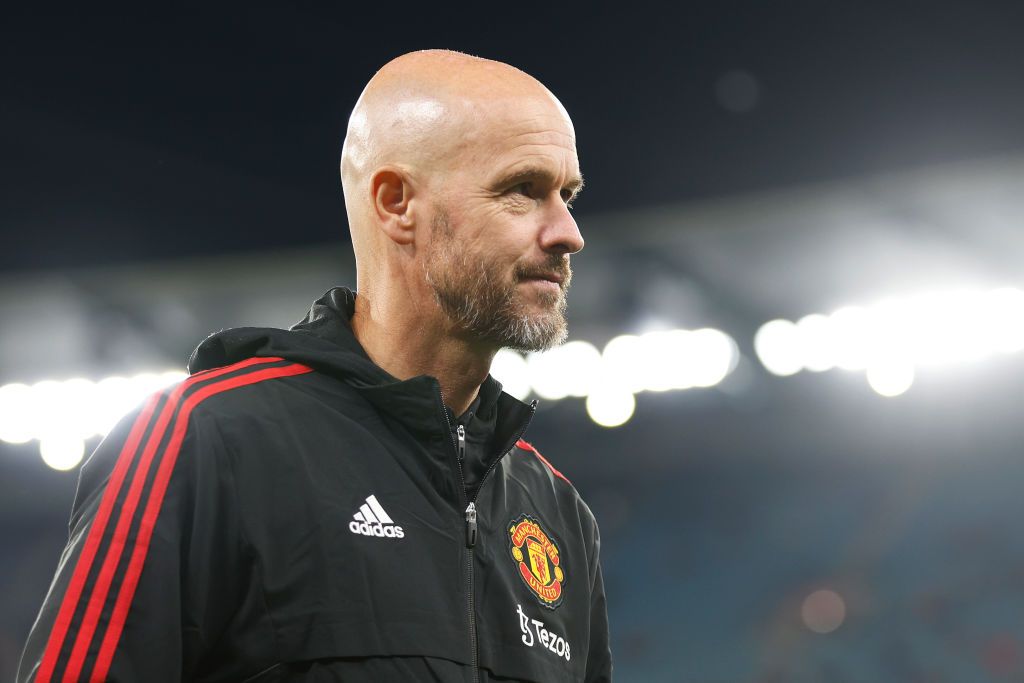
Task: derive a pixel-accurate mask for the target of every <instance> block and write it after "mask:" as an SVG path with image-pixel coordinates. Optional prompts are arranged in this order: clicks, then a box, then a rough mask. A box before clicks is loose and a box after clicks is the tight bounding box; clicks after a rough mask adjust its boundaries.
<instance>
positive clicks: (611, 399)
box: [587, 386, 636, 427]
mask: <svg viewBox="0 0 1024 683" xmlns="http://www.w3.org/2000/svg"><path fill="white" fill-rule="evenodd" d="M634 410H636V399H635V398H633V394H631V393H630V392H629V391H627V390H626V389H622V388H616V387H613V386H604V387H598V388H596V390H595V391H594V393H592V394H590V395H589V396H587V415H589V416H590V419H591V420H593V421H594V422H595V423H597V424H599V425H601V426H602V427H618V426H619V425H622V424H625V423H626V422H628V421H629V418H631V417H633V411H634Z"/></svg>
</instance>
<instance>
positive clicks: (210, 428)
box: [80, 358, 312, 489]
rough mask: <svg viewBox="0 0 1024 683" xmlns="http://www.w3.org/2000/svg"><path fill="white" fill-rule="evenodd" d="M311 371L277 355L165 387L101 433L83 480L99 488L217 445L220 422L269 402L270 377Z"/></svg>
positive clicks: (282, 378)
mask: <svg viewBox="0 0 1024 683" xmlns="http://www.w3.org/2000/svg"><path fill="white" fill-rule="evenodd" d="M311 372H312V370H311V369H310V368H308V367H306V366H304V365H300V364H298V363H291V362H289V361H285V360H283V359H281V358H250V359H247V360H245V361H242V362H239V363H235V364H232V365H227V366H224V367H220V368H211V369H209V370H204V371H202V372H198V373H196V374H194V375H192V376H190V377H188V378H186V379H185V380H183V381H181V382H178V383H177V384H174V385H171V386H169V387H166V388H164V389H162V390H161V391H159V392H157V393H155V394H153V395H151V396H150V397H149V398H148V399H147V400H146V401H145V402H144V403H143V404H142V405H140V406H139V407H138V408H136V409H135V410H133V411H131V412H130V413H128V414H127V415H125V416H124V417H123V418H122V419H121V420H120V422H119V423H118V424H117V425H116V426H115V427H114V428H113V429H112V430H111V432H110V433H109V434H108V435H107V436H106V438H104V440H103V441H102V442H101V443H100V445H99V446H98V447H97V448H96V450H95V451H94V452H93V454H92V455H91V457H90V458H89V459H88V460H87V461H86V463H85V464H84V465H83V467H82V472H81V476H82V478H83V482H86V483H90V484H94V485H91V486H87V487H86V488H87V489H92V488H101V487H102V485H103V484H104V483H105V481H106V479H107V478H108V477H110V476H111V474H115V475H116V473H117V471H118V470H119V469H121V470H127V469H136V468H137V467H138V465H139V463H142V462H146V463H148V462H151V461H153V462H157V461H159V462H163V461H165V460H168V459H169V461H170V462H171V463H177V462H178V460H179V456H180V455H181V454H182V453H183V452H184V453H192V452H198V453H200V454H204V453H207V452H210V451H212V450H216V449H217V448H218V447H219V446H220V436H219V434H218V431H219V428H220V427H221V426H223V424H224V423H225V422H230V421H231V419H232V417H234V416H241V415H245V414H248V413H251V412H253V408H254V406H258V405H261V404H267V403H272V402H270V401H267V400H264V399H265V398H266V397H267V396H268V395H269V394H268V391H267V390H268V389H269V388H270V386H271V385H273V384H274V383H275V382H277V383H280V382H281V381H287V378H293V377H298V376H300V375H306V374H309V373H311ZM261 388H262V389H261ZM254 390H255V391H254ZM279 390H280V388H279ZM94 480H95V481H94ZM80 488H81V486H80Z"/></svg>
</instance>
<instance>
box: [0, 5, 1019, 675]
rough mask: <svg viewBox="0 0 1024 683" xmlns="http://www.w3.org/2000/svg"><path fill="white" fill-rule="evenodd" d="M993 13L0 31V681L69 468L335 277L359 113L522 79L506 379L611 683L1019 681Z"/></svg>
mask: <svg viewBox="0 0 1024 683" xmlns="http://www.w3.org/2000/svg"><path fill="white" fill-rule="evenodd" d="M1022 28H1024V9H1022V6H1021V5H1020V4H1019V3H991V2H961V3H957V2H951V1H950V0H936V1H935V2H932V3H928V4H921V3H891V2H887V3H882V2H867V3H864V2H861V3H850V2H832V3H810V2H802V3H793V2H779V3H756V2H728V1H726V2H721V1H719V2H715V3H706V2H701V3H690V4H688V5H686V6H685V7H684V6H676V7H673V6H669V5H667V4H666V5H649V6H648V5H645V4H643V3H635V2H631V3H607V4H605V3H593V4H580V5H578V6H571V5H550V6H544V5H529V4H528V5H509V6H494V7H491V6H481V5H479V4H472V5H465V6H462V5H457V4H453V5H445V6H441V5H436V6H431V7H419V8H416V7H413V6H403V5H395V4H393V3H392V4H387V5H380V6H376V7H363V8H361V9H359V10H357V11H353V10H350V9H347V8H345V7H344V6H342V5H341V4H340V3H338V4H334V5H332V6H331V7H329V8H326V9H325V8H324V7H320V6H317V5H315V4H313V3H291V4H287V5H286V4H285V3H273V4H261V3H247V4H245V5H238V6H235V7H234V8H229V7H227V6H222V5H220V4H217V3H214V4H210V5H208V6H205V7H203V8H202V9H196V10H193V11H188V10H185V9H177V10H171V9H170V8H169V6H168V7H165V8H162V9H161V8H152V9H139V8H138V7H135V8H134V9H132V10H125V11H115V10H112V9H109V8H108V9H101V8H99V7H96V6H93V5H83V4H79V5H78V6H76V7H75V8H74V9H68V10H58V9H56V8H53V7H50V8H49V9H48V10H46V9H39V8H38V7H37V8H34V9H30V8H29V6H28V5H27V4H22V5H21V6H20V7H19V8H17V9H8V10H7V11H6V12H5V18H4V21H3V22H2V24H0V63H2V64H3V65H4V67H3V79H2V88H0V245H2V248H0V543H2V545H0V557H2V558H3V559H2V562H0V679H11V678H12V677H13V675H14V671H15V668H16V666H17V661H18V658H19V656H20V650H21V647H22V644H23V642H24V639H25V637H26V635H27V633H28V630H29V628H30V626H31V624H32V621H33V620H34V618H35V614H36V611H37V610H38V607H39V605H40V603H41V601H42V599H43V596H44V595H45V593H46V590H47V587H48V583H49V580H50V578H51V577H52V575H53V571H54V569H55V567H56V564H57V560H58V557H59V553H60V551H61V548H62V547H63V545H64V543H65V541H66V539H67V519H68V514H69V511H70V507H71V503H72V499H73V496H74V490H75V484H76V471H77V467H78V464H79V462H80V461H81V458H82V457H83V455H84V454H87V453H88V452H89V450H90V449H91V448H93V447H94V446H95V445H96V444H97V443H98V440H99V435H100V434H102V433H103V432H104V431H105V430H106V429H107V428H108V427H109V425H110V423H111V421H112V420H114V419H116V418H117V416H118V415H119V414H120V413H122V412H125V411H126V410H127V409H128V408H129V407H130V406H131V405H132V404H134V403H135V402H136V401H138V400H139V398H140V397H141V396H143V395H145V394H146V393H148V392H150V391H152V390H153V389H154V388H156V387H159V386H160V385H162V384H166V383H167V382H171V381H175V380H176V379H178V378H180V377H181V376H182V373H183V369H184V363H185V360H186V359H187V357H188V354H189V352H190V351H191V349H192V347H193V346H194V345H195V344H196V343H198V342H199V341H200V340H201V339H202V338H203V337H205V336H206V335H208V334H210V333H211V332H214V331H216V330H219V329H222V328H225V327H231V326H237V325H274V326H288V325H290V324H291V323H293V322H295V321H297V320H298V319H299V318H301V317H302V315H303V314H304V312H305V310H306V308H307V307H308V305H309V303H310V302H311V301H312V300H313V299H315V298H316V297H318V296H319V295H320V294H321V293H323V292H324V291H325V290H327V289H328V288H330V287H331V286H334V285H349V286H352V285H354V272H353V262H352V257H351V253H350V246H349V243H348V234H347V228H346V224H345V216H344V207H343V203H342V199H341V193H340V187H339V182H338V175H337V162H338V155H339V151H340V146H341V141H342V138H343V135H344V129H345V124H346V120H347V116H348V112H349V111H350V109H351V107H352V105H353V104H354V102H355V100H356V98H357V96H358V94H359V92H360V90H361V89H362V86H363V85H364V83H365V82H366V80H367V79H368V78H369V77H370V76H371V75H372V73H373V72H374V71H375V70H376V69H377V68H379V67H380V66H381V65H382V64H383V63H385V62H386V61H388V60H389V59H391V58H392V57H394V56H396V55H398V54H400V53H402V52H405V51H408V50H412V49H419V48H424V47H446V48H452V49H458V50H462V51H466V52H470V53H473V54H479V55H481V56H486V57H490V58H494V59H499V60H503V61H507V62H510V63H512V64H514V65H516V66H518V67H520V68H522V69H524V70H526V71H528V72H529V73H531V74H533V75H535V76H537V77H538V78H539V79H540V80H542V81H543V82H544V83H545V84H547V85H548V86H549V87H550V88H551V89H552V91H554V92H555V93H556V94H557V95H558V96H559V98H560V99H561V100H562V102H563V103H564V104H565V106H566V108H567V109H568V110H569V112H570V114H571V115H572V116H573V119H574V122H575V125H576V130H577V135H578V144H579V153H580V158H581V162H582V168H583V171H584V174H585V175H586V177H587V190H586V191H585V192H584V194H583V195H582V196H581V198H580V199H579V201H578V204H577V208H576V213H577V218H578V220H579V223H580V225H581V228H582V231H583V234H584V236H585V238H586V240H587V247H586V249H585V250H584V251H583V252H582V253H581V254H580V255H579V256H578V257H576V258H575V259H574V262H573V265H574V269H575V271H576V274H575V277H574V283H575V285H574V288H573V290H572V292H571V294H570V324H571V327H570V329H571V336H570V339H571V340H572V343H570V344H568V345H566V346H565V347H563V348H561V349H559V350H556V351H554V352H550V353H548V354H544V355H542V356H531V357H529V358H526V357H523V356H521V355H517V354H512V353H504V354H502V355H501V356H500V357H499V358H498V360H497V362H496V364H495V367H494V371H495V374H496V376H498V377H499V379H502V380H503V381H505V383H506V385H507V388H508V389H509V390H510V391H512V392H515V393H517V394H518V395H520V396H523V397H527V396H529V397H539V398H540V400H541V404H540V412H539V414H538V416H537V418H536V419H535V421H534V423H533V426H532V427H531V431H530V434H529V438H530V440H531V441H532V442H533V443H534V444H535V445H537V446H538V448H539V449H540V450H541V451H542V452H543V453H545V455H546V456H547V457H548V458H549V459H550V460H551V461H553V463H554V464H555V465H556V467H558V468H559V469H561V470H562V471H563V472H565V473H566V474H567V475H568V476H569V478H570V479H572V480H573V482H574V484H575V485H576V487H577V488H578V489H579V490H580V491H581V493H582V494H583V496H584V497H585V498H586V499H587V500H588V501H589V502H590V504H591V506H592V508H593V509H594V511H595V514H596V515H597V517H598V520H599V522H600V523H601V526H602V534H603V563H604V570H605V580H606V583H607V591H608V596H609V603H608V604H609V613H610V618H611V626H612V639H613V640H612V644H613V651H614V655H615V665H616V674H617V680H619V681H644V682H648V681H673V682H679V681H685V682H688V683H691V682H692V683H724V682H748V681H750V682H758V683H776V682H778V683H782V682H790V681H795V682H804V681H808V682H810V681H821V682H829V683H844V682H851V683H852V682H860V681H864V682H869V681H870V682H878V681H895V682H904V681H906V682H925V681H927V682H933V683H935V682H941V681H964V682H977V681H1021V680H1024V536H1022V534H1021V533H1020V531H1019V525H1020V520H1021V519H1022V518H1024V498H1022V496H1021V494H1020V489H1021V484H1022V482H1024V459H1022V457H1021V455H1022V454H1021V443H1022V437H1024V423H1022V420H1021V419H1020V416H1019V411H1020V406H1021V405H1022V391H1021V383H1022V380H1024V293H1022V289H1021V288H1024V270H1022V264H1024V123H1022V122H1024V41H1022V40H1021V38H1020V36H1021V30H1022Z"/></svg>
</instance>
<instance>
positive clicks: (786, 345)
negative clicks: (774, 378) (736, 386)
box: [754, 319, 804, 377]
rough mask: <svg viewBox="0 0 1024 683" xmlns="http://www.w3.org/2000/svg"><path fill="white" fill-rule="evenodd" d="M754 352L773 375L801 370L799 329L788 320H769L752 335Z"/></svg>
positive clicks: (785, 375) (783, 375)
mask: <svg viewBox="0 0 1024 683" xmlns="http://www.w3.org/2000/svg"><path fill="white" fill-rule="evenodd" d="M754 352H755V353H757V357H758V359H760V361H761V364H762V365H764V367H765V368H766V369H767V370H768V372H770V373H772V374H773V375H778V376H779V377H788V376H789V375H795V374H796V373H798V372H800V371H801V370H803V367H804V363H803V353H802V349H801V342H800V330H799V329H797V326H796V325H795V324H793V323H792V322H790V321H789V320H782V319H779V320H769V321H768V322H766V323H765V324H764V325H761V327H760V328H759V329H758V330H757V333H756V334H755V335H754Z"/></svg>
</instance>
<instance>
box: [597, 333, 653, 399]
mask: <svg viewBox="0 0 1024 683" xmlns="http://www.w3.org/2000/svg"><path fill="white" fill-rule="evenodd" d="M644 353H645V349H644V343H643V342H642V341H641V339H640V337H637V336H635V335H632V334H623V335H619V336H618V337H615V338H614V339H612V340H611V341H609V342H608V343H607V344H605V347H604V351H603V352H602V353H601V374H602V376H603V377H604V378H605V379H606V380H607V381H609V382H611V383H613V384H615V385H616V386H620V387H622V388H624V389H626V390H628V391H631V392H634V393H636V392H638V391H643V390H644V381H645V380H646V377H644V376H643V373H642V372H640V371H639V368H638V367H637V365H638V359H639V357H640V356H642V355H643V354H644Z"/></svg>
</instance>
